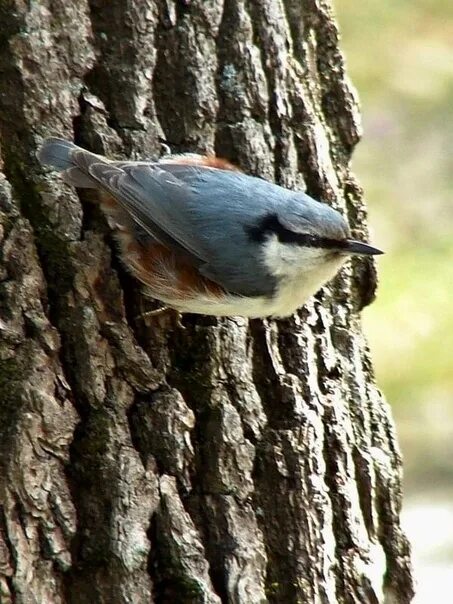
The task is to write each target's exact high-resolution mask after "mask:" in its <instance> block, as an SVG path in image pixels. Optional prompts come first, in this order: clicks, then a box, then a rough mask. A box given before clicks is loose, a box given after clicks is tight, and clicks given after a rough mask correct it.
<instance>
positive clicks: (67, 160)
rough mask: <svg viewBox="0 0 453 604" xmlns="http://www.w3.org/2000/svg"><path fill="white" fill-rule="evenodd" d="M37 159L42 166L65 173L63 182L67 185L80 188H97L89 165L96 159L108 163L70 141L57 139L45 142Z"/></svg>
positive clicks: (49, 139)
mask: <svg viewBox="0 0 453 604" xmlns="http://www.w3.org/2000/svg"><path fill="white" fill-rule="evenodd" d="M37 157H38V160H39V161H40V162H41V163H42V164H46V165H50V166H53V167H54V168H55V169H56V170H58V171H60V172H63V175H62V176H63V180H64V181H65V182H66V183H67V184H69V185H72V186H74V187H79V188H95V187H96V186H97V185H96V181H95V180H94V179H93V178H91V176H90V174H89V170H88V168H89V165H90V164H91V163H93V160H94V159H96V160H97V161H106V160H105V159H103V158H101V157H100V156H98V155H95V154H94V153H90V152H89V151H85V150H84V149H81V148H80V147H77V145H75V144H74V143H72V142H70V141H67V140H64V139H62V138H56V137H51V138H48V139H47V140H45V141H44V143H43V144H42V146H41V148H40V149H39V151H38V154H37Z"/></svg>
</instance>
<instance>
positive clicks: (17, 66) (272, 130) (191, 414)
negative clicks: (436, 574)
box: [0, 0, 412, 604]
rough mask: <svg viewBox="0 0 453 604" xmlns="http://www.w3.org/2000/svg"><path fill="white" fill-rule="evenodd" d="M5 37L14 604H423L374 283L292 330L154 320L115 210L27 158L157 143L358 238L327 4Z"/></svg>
mask: <svg viewBox="0 0 453 604" xmlns="http://www.w3.org/2000/svg"><path fill="white" fill-rule="evenodd" d="M0 22H1V28H0V87H1V90H0V146H1V152H0V155H1V162H0V167H2V169H3V176H2V177H1V180H0V200H1V205H0V209H1V219H2V221H1V227H2V229H1V235H2V238H1V248H0V260H1V269H0V270H1V280H0V313H1V315H0V316H1V324H0V329H1V331H0V333H1V341H0V434H1V442H0V462H1V476H0V498H1V504H2V509H1V515H0V594H1V596H0V597H1V602H2V603H3V602H4V603H8V602H17V603H20V604H22V603H23V604H28V603H34V602H37V603H52V604H53V603H55V604H60V603H77V604H84V603H90V604H91V603H93V602H100V603H101V602H103V603H108V604H116V603H118V604H119V603H143V602H156V603H159V604H162V603H167V602H168V603H170V602H182V603H184V602H189V603H202V602H203V603H205V602H206V603H212V604H214V603H220V602H229V603H238V604H239V603H243V604H254V603H262V602H270V603H274V604H275V603H285V604H286V603H289V604H290V603H296V602H297V603H300V602H302V603H311V602H313V603H323V604H324V603H325V604H327V603H328V604H335V603H358V602H360V603H368V602H369V603H375V602H379V601H383V596H382V594H381V591H382V585H383V586H384V592H385V594H386V596H385V597H386V600H385V601H386V602H394V603H399V604H405V603H407V602H410V600H411V597H412V580H411V570H410V556H409V546H408V543H407V540H406V538H405V536H404V534H403V532H402V530H401V527H400V519H399V514H400V506H401V457H400V453H399V450H398V445H397V442H396V437H395V431H394V427H393V423H392V419H391V414H390V410H389V408H388V406H387V404H386V402H385V401H384V399H383V397H382V396H381V394H380V392H379V391H378V390H377V388H376V385H375V383H374V379H373V371H372V366H371V361H370V357H369V351H368V349H367V345H366V342H365V341H364V338H363V335H362V332H361V326H360V314H359V313H360V310H361V308H362V307H363V306H364V305H366V304H368V303H369V302H370V301H371V300H372V299H373V296H374V290H375V284H376V276H375V269H374V266H373V265H372V264H371V263H370V262H368V261H364V260H355V261H354V262H353V263H352V264H349V265H348V266H347V267H345V268H344V270H342V272H341V274H340V275H339V276H338V277H337V278H336V279H335V280H334V281H333V282H332V283H331V284H329V286H328V287H325V288H324V289H323V290H322V291H321V292H320V293H319V294H317V295H316V296H315V297H314V298H313V299H312V300H311V301H310V302H309V303H308V304H306V305H305V306H304V308H302V309H301V310H300V312H299V313H298V314H297V315H296V316H295V317H293V318H291V319H288V320H281V321H260V320H254V321H250V322H247V321H245V320H242V319H219V320H217V319H213V318H205V317H193V316H186V317H185V318H184V319H183V322H184V327H180V326H178V325H173V324H170V323H165V322H163V323H159V322H156V321H150V322H145V321H143V320H142V319H140V318H137V316H138V315H140V313H141V312H142V310H143V307H145V308H149V307H152V304H150V303H149V302H146V301H144V299H143V296H142V295H141V293H140V289H139V287H138V286H137V283H136V282H134V280H133V279H132V278H131V277H129V276H128V275H127V274H126V273H125V271H124V270H123V268H122V267H121V265H120V263H119V262H118V260H117V256H116V252H115V246H114V245H113V244H112V240H111V236H110V234H109V231H108V228H107V226H106V222H105V220H104V218H103V216H102V215H101V213H100V211H99V209H98V208H97V207H96V206H95V205H93V204H91V203H90V201H89V200H88V199H87V198H86V196H84V195H82V194H78V193H77V192H76V191H74V190H72V189H70V188H68V187H67V186H65V185H64V184H63V183H62V182H61V180H60V179H59V177H58V176H57V175H56V174H54V173H52V172H49V171H46V170H44V169H43V168H42V167H41V166H39V165H38V163H37V160H36V158H35V152H36V149H37V146H38V145H39V143H40V142H41V141H42V139H43V138H44V137H45V136H48V135H50V134H55V133H57V134H59V135H62V136H66V137H69V138H75V140H76V142H78V143H80V144H82V145H84V146H86V147H88V148H90V149H92V150H93V151H96V152H100V153H105V154H108V155H115V156H118V157H121V156H127V157H136V158H138V157H146V156H148V157H154V158H156V157H158V155H159V153H160V150H161V143H160V139H165V140H167V141H169V144H170V146H171V148H172V150H173V151H176V152H181V151H197V152H215V153H217V154H218V155H220V156H223V157H226V158H228V159H230V160H231V161H233V162H235V163H237V164H238V165H239V166H240V167H241V168H243V169H244V170H245V171H247V172H250V173H254V174H258V175H261V176H263V177H265V178H269V179H273V180H276V181H278V182H279V183H281V184H283V185H286V186H288V187H299V188H304V189H306V190H307V191H308V192H309V193H310V194H311V195H313V196H315V197H317V198H320V199H323V200H325V201H327V202H329V203H331V204H332V205H334V206H335V207H337V208H339V209H340V210H341V211H343V212H345V213H346V214H347V216H348V219H349V221H350V223H351V224H352V226H353V230H354V234H355V235H356V236H357V237H366V224H365V220H366V212H365V207H364V203H363V201H362V192H361V189H360V187H359V186H358V184H357V182H356V181H355V179H354V176H353V175H352V174H351V171H350V166H349V162H350V157H351V152H352V150H353V147H354V145H355V144H356V143H357V141H358V139H359V131H360V125H359V124H360V120H359V112H358V106H357V101H356V97H355V94H354V91H353V89H352V88H351V85H350V84H349V82H348V79H347V76H346V74H345V67H344V62H343V58H342V55H341V53H340V51H339V47H338V31H337V26H336V23H335V20H334V17H333V16H332V12H331V7H330V3H329V2H328V1H327V0H256V1H255V0H254V1H252V0H206V1H202V0H193V1H192V2H189V1H185V2H184V1H173V0H167V1H165V0H161V1H159V2H152V1H151V0H147V1H146V0H127V1H126V0H113V1H112V2H101V1H100V0H89V1H86V0H43V1H41V2H22V1H20V0H1V1H0ZM384 573H385V574H384Z"/></svg>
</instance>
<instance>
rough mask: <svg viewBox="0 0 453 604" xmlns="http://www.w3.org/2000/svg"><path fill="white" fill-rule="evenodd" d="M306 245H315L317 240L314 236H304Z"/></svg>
mask: <svg viewBox="0 0 453 604" xmlns="http://www.w3.org/2000/svg"><path fill="white" fill-rule="evenodd" d="M304 239H305V241H306V245H316V242H317V241H318V238H317V237H316V236H315V235H308V234H307V235H304Z"/></svg>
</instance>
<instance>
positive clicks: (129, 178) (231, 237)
mask: <svg viewBox="0 0 453 604" xmlns="http://www.w3.org/2000/svg"><path fill="white" fill-rule="evenodd" d="M38 157H39V160H40V161H41V162H42V163H43V164H50V165H52V166H53V167H54V168H56V169H57V170H59V171H61V172H62V173H63V178H64V180H65V182H66V183H68V184H70V185H73V186H75V187H80V188H92V189H97V190H98V192H99V193H100V195H99V201H100V205H101V208H102V209H103V211H104V212H105V214H106V215H107V217H108V219H109V223H110V224H111V226H112V227H113V228H114V230H115V233H116V236H117V239H118V240H119V243H120V248H121V256H122V259H123V262H124V264H125V265H126V267H127V268H128V269H129V270H130V271H131V272H132V274H133V275H135V277H136V278H137V279H138V280H139V281H141V282H142V283H143V284H144V285H145V286H146V293H147V294H148V295H150V296H151V297H153V298H156V299H158V300H161V301H162V302H164V303H165V305H167V306H169V307H171V308H174V309H176V310H178V311H181V312H191V313H200V314H206V315H217V316H228V315H242V316H244V317H266V316H269V315H273V316H277V317H284V316H288V315H290V314H292V313H293V312H294V311H295V310H296V309H297V308H298V307H300V306H301V305H302V304H303V303H304V302H305V301H306V300H307V298H308V297H309V296H310V295H312V294H314V293H315V292H316V291H317V290H318V289H319V288H320V287H321V285H323V284H324V283H326V282H327V281H328V280H329V279H331V278H332V277H333V276H334V275H335V274H336V272H337V271H338V270H339V268H340V267H341V265H342V264H343V263H344V262H345V260H346V259H347V258H348V256H350V255H354V254H358V255H374V254H381V253H382V252H381V251H380V250H378V249H376V248H374V247H371V246H370V245H368V244H366V243H362V242H360V241H354V240H352V239H350V230H349V227H348V225H347V223H346V221H345V220H344V218H343V217H342V216H341V215H340V214H339V213H338V212H337V211H336V210H334V209H332V208H331V207H329V206H328V205H326V204H324V203H320V202H318V201H315V200H314V199H312V198H311V197H309V196H308V195H306V194H305V193H301V192H297V191H290V190H288V189H284V188H283V187H280V186H278V185H275V184H272V183H270V182H267V181H265V180H262V179H260V178H256V177H253V176H248V175H246V174H243V173H242V172H240V171H239V170H238V169H237V168H236V167H234V166H233V165H232V164H230V163H229V162H228V161H226V160H223V159H220V158H216V157H205V156H200V155H191V154H187V155H176V156H171V157H169V158H163V159H161V160H160V161H158V162H135V161H112V160H109V159H106V158H105V157H102V156H100V155H95V154H94V153H90V152H89V151H85V150H84V149H81V148H80V147H77V146H76V145H74V144H73V143H71V142H69V141H65V140H62V139H58V138H49V139H47V140H46V141H45V142H44V144H43V145H42V147H41V148H40V150H39V154H38Z"/></svg>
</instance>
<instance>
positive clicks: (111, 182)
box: [72, 150, 209, 265]
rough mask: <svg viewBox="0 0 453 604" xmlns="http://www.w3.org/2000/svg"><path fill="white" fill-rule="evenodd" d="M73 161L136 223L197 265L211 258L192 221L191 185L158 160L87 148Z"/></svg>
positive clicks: (75, 155)
mask: <svg viewBox="0 0 453 604" xmlns="http://www.w3.org/2000/svg"><path fill="white" fill-rule="evenodd" d="M72 160H73V162H74V163H75V164H76V165H77V167H79V168H80V169H82V170H83V171H84V172H86V173H87V174H88V175H89V176H90V177H91V178H92V179H94V180H95V181H96V183H97V184H98V186H99V187H100V188H101V189H103V190H104V191H107V192H108V193H110V194H111V195H112V196H113V197H114V198H115V199H116V201H117V202H118V203H119V204H120V205H121V207H122V208H123V209H124V210H125V211H126V212H127V213H128V214H129V215H130V216H131V218H132V219H133V220H134V222H135V223H136V224H138V225H139V226H140V227H141V228H142V229H144V230H145V231H146V232H147V233H149V235H151V236H152V237H153V238H154V239H157V240H158V241H160V242H161V243H162V244H163V245H165V246H167V247H169V248H170V249H172V250H174V251H175V252H177V253H179V254H183V255H184V256H186V258H187V259H188V260H190V261H191V262H192V263H193V264H195V265H200V264H203V263H206V262H207V261H208V259H209V258H208V254H207V252H206V250H204V249H202V245H201V242H200V240H199V238H198V237H197V236H196V233H194V232H193V229H191V225H190V219H189V216H188V212H189V203H188V202H189V199H188V198H189V196H191V195H192V192H191V190H190V188H189V187H188V186H187V185H186V184H185V183H184V182H183V181H182V180H180V179H178V178H176V177H175V176H173V175H172V174H170V173H169V172H167V171H165V170H163V169H162V168H161V167H160V166H159V165H158V164H153V163H135V162H115V163H113V162H112V163H108V162H104V161H102V160H101V159H100V158H99V157H96V156H94V155H92V154H90V153H87V152H85V151H83V150H77V151H73V153H72Z"/></svg>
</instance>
